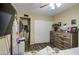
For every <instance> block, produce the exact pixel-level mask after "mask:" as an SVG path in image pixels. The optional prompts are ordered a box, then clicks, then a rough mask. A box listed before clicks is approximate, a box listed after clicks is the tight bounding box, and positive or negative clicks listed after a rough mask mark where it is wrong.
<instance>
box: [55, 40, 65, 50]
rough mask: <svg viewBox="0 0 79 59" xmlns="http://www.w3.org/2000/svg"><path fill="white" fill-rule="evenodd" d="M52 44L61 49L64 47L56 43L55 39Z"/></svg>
mask: <svg viewBox="0 0 79 59" xmlns="http://www.w3.org/2000/svg"><path fill="white" fill-rule="evenodd" d="M54 46H55V47H57V48H59V49H61V50H62V49H64V47H63V46H61V45H60V43H58V42H57V41H54Z"/></svg>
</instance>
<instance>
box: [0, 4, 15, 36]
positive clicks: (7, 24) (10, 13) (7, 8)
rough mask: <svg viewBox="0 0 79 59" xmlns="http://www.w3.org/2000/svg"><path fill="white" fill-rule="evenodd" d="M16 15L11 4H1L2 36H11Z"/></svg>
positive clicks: (0, 30)
mask: <svg viewBox="0 0 79 59" xmlns="http://www.w3.org/2000/svg"><path fill="white" fill-rule="evenodd" d="M15 13H16V10H15V9H14V7H13V6H12V5H11V4H10V3H0V36H5V35H7V34H11V32H12V24H13V20H14V18H15Z"/></svg>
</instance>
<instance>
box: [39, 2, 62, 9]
mask: <svg viewBox="0 0 79 59" xmlns="http://www.w3.org/2000/svg"><path fill="white" fill-rule="evenodd" d="M61 5H62V3H47V4H45V5H43V6H41V7H40V8H44V7H46V6H50V7H51V8H52V9H55V8H58V7H60V6H61Z"/></svg>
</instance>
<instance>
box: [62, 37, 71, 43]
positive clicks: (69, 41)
mask: <svg viewBox="0 0 79 59" xmlns="http://www.w3.org/2000/svg"><path fill="white" fill-rule="evenodd" d="M71 40H72V39H71V38H70V39H68V38H64V39H63V41H65V42H68V43H70V44H71Z"/></svg>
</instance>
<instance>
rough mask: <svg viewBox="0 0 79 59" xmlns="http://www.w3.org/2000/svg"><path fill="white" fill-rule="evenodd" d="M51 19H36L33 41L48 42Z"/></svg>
mask: <svg viewBox="0 0 79 59" xmlns="http://www.w3.org/2000/svg"><path fill="white" fill-rule="evenodd" d="M51 27H52V22H51V21H45V20H36V21H35V43H46V42H50V30H51Z"/></svg>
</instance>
